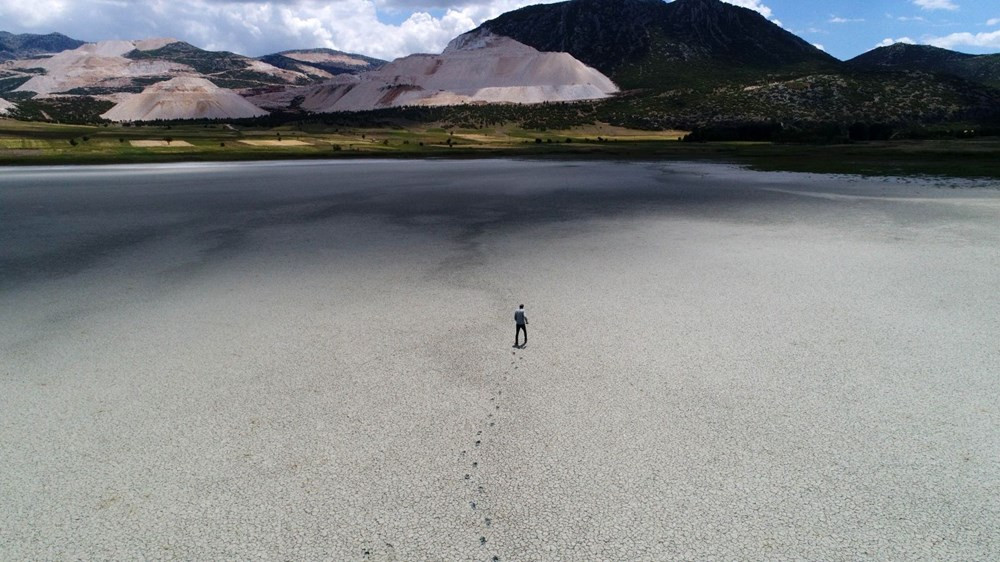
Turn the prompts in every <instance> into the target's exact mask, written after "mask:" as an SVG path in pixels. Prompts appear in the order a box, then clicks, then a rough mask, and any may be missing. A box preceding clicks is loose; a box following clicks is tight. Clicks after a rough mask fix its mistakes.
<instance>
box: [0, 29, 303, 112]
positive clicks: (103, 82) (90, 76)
mask: <svg viewBox="0 0 1000 562" xmlns="http://www.w3.org/2000/svg"><path fill="white" fill-rule="evenodd" d="M177 42H178V41H177V40H176V39H167V38H157V39H142V40H136V41H101V42H99V43H88V44H86V45H83V46H81V47H78V48H76V49H72V50H69V51H62V52H60V53H57V54H55V55H53V56H51V57H49V58H39V59H25V60H19V61H13V62H11V63H7V64H5V65H4V66H3V68H5V69H7V70H9V71H15V72H18V71H21V72H23V71H25V70H27V69H33V68H41V69H43V70H44V71H45V73H44V74H43V75H36V76H32V78H31V79H30V80H28V81H27V82H25V83H24V84H22V85H21V86H20V87H18V88H17V89H16V90H15V91H17V92H35V93H36V94H38V95H39V96H41V97H46V96H51V95H53V94H59V93H65V92H68V91H70V90H73V89H75V88H106V89H108V90H111V91H114V90H116V89H120V88H126V87H129V86H131V85H133V84H134V83H135V82H134V81H135V80H136V79H137V78H147V79H148V78H156V77H165V78H170V77H175V76H201V74H199V73H198V71H197V70H196V69H194V68H192V67H191V66H188V65H186V64H180V63H176V62H171V61H168V60H157V59H155V58H154V59H143V60H133V59H130V58H128V57H126V56H125V55H127V54H128V53H130V52H132V51H135V50H138V51H154V50H156V49H160V48H162V47H165V46H167V45H170V44H171V43H177ZM244 64H245V69H244V70H247V71H249V72H255V73H260V74H266V75H270V76H274V77H276V78H278V79H280V80H282V81H285V82H289V83H293V82H297V81H299V80H301V79H305V78H306V75H305V74H304V73H300V72H295V71H293V70H285V69H282V68H278V67H276V66H273V65H270V64H267V63H265V62H262V61H258V60H255V59H251V58H245V59H244ZM127 95H128V94H123V93H121V92H115V93H108V94H103V95H101V96H100V97H103V98H105V99H111V100H114V101H120V100H122V99H124V98H125V97H127Z"/></svg>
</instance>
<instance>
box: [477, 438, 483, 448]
mask: <svg viewBox="0 0 1000 562" xmlns="http://www.w3.org/2000/svg"><path fill="white" fill-rule="evenodd" d="M481 444H482V441H480V440H478V439H476V447H478V446H479V445H481Z"/></svg>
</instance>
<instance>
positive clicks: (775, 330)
mask: <svg viewBox="0 0 1000 562" xmlns="http://www.w3.org/2000/svg"><path fill="white" fill-rule="evenodd" d="M998 218H1000V192H998V191H997V190H996V189H995V187H992V186H991V184H988V183H973V182H963V181H959V180H955V181H951V180H947V181H944V180H933V181H931V180H928V181H926V182H925V181H923V180H906V181H903V180H887V179H861V178H855V177H846V176H845V177H833V176H822V175H807V174H789V173H756V172H747V171H745V170H741V169H739V168H735V167H732V166H726V165H715V164H684V163H668V164H651V163H614V162H558V161H542V162H539V161H517V160H487V161H398V160H393V161H372V160H367V161H360V162H359V161H333V162H283V163H247V164H179V165H136V166H115V167H67V168H54V169H53V168H16V169H5V170H3V173H2V174H0V309H2V310H3V311H4V313H3V316H2V318H3V321H2V322H0V356H3V358H4V360H3V362H2V367H0V502H2V503H3V505H4V506H5V509H3V510H0V558H5V559H37V558H46V559H61V558H70V557H73V558H85V559H93V558H118V559H121V558H163V559H191V558H197V559H206V558H260V559H263V558H289V559H338V560H390V559H397V560H414V559H445V560H494V559H496V560H562V559H576V560H592V559H611V560H625V559H627V560H663V559H677V558H685V559H704V558H727V559H728V558H739V559H761V558H767V559H803V558H808V559H830V558H837V559H840V558H879V559H911V558H918V557H920V558H933V559H937V560H970V559H991V558H996V557H997V554H998V553H1000V538H998V533H997V531H996V529H997V528H1000V524H998V523H1000V507H998V504H997V500H996V493H995V492H996V490H997V489H998V485H1000V468H998V461H997V459H998V458H1000V441H998V435H997V432H996V427H997V426H998V414H1000V405H998V398H997V395H996V392H995V386H996V365H997V364H1000V350H998V348H997V345H996V336H997V334H998V333H1000V324H998V322H1000V320H998V319H1000V302H998V300H997V299H996V298H995V291H996V287H997V286H1000V250H998V248H1000V229H998V228H997V224H998ZM522 302H523V303H525V305H526V308H527V310H528V316H529V319H530V322H531V324H530V326H529V329H530V343H529V344H528V346H527V348H526V349H523V350H517V349H512V348H511V344H512V343H513V337H514V334H513V332H514V326H513V322H512V313H513V309H514V307H516V305H517V304H519V303H522Z"/></svg>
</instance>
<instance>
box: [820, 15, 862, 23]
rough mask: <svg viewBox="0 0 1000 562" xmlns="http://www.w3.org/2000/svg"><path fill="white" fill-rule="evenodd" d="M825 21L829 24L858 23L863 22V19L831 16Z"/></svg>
mask: <svg viewBox="0 0 1000 562" xmlns="http://www.w3.org/2000/svg"><path fill="white" fill-rule="evenodd" d="M827 21H828V22H829V23H860V22H863V21H865V18H842V17H839V16H831V17H830V19H829V20H827Z"/></svg>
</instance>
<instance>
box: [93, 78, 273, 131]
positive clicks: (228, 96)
mask: <svg viewBox="0 0 1000 562" xmlns="http://www.w3.org/2000/svg"><path fill="white" fill-rule="evenodd" d="M261 115H267V112H266V111H264V110H263V109H261V108H259V107H257V106H255V105H253V104H252V103H250V102H248V101H247V100H245V99H243V98H242V97H240V96H239V95H238V94H236V93H235V92H233V91H232V90H227V89H225V88H220V87H218V86H216V85H215V84H212V83H211V82H209V81H208V80H206V79H204V78H197V77H193V76H180V77H177V78H173V79H170V80H167V81H165V82H158V83H156V84H153V85H152V86H149V87H148V88H146V89H145V90H143V91H142V93H141V94H135V95H133V96H131V97H129V98H128V99H126V100H125V101H123V102H121V103H119V104H118V105H116V106H114V107H112V108H111V109H110V110H108V112H107V113H105V114H104V115H101V117H103V118H105V119H110V120H111V121H154V120H156V119H239V118H243V117H259V116H261Z"/></svg>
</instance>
